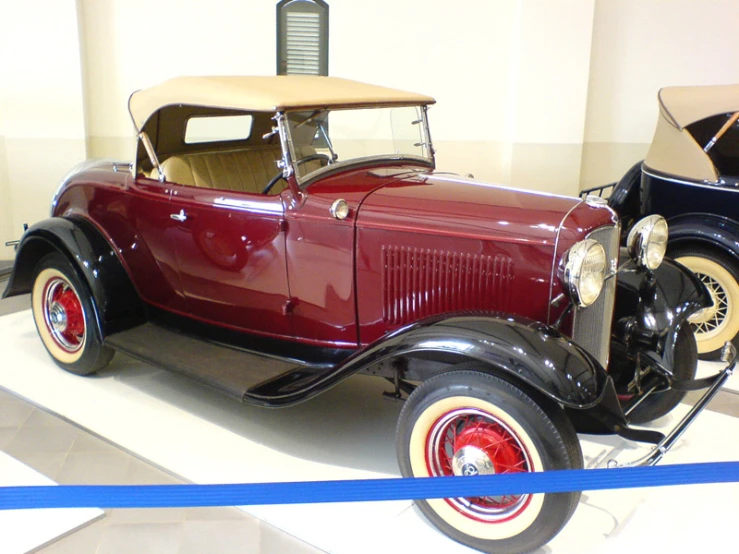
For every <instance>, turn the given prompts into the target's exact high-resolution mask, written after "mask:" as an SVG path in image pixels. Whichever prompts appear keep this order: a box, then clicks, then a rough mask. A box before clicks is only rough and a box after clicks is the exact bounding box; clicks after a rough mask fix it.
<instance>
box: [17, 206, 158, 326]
mask: <svg viewBox="0 0 739 554" xmlns="http://www.w3.org/2000/svg"><path fill="white" fill-rule="evenodd" d="M55 251H56V252H59V253H61V254H63V255H64V256H66V257H67V259H68V260H69V262H70V263H71V264H72V267H74V268H75V270H76V271H77V273H78V274H79V276H80V278H81V279H82V281H83V282H84V283H87V285H88V287H89V290H90V293H91V294H92V299H93V304H94V305H95V312H96V318H97V322H98V325H99V328H100V331H101V334H102V336H103V337H105V336H107V335H109V334H112V333H115V332H118V331H122V330H124V329H128V328H130V327H133V326H134V325H138V324H140V323H143V322H144V321H145V315H144V307H143V303H142V302H141V299H140V298H139V295H138V293H137V292H136V289H135V288H134V286H133V284H132V283H131V279H130V278H129V276H128V273H127V272H126V270H125V268H124V267H123V264H122V263H121V261H120V259H119V258H118V256H117V255H116V252H115V249H114V248H113V247H112V246H111V245H110V244H109V243H108V241H107V240H106V239H105V237H104V236H103V235H102V234H101V233H100V231H98V230H97V228H95V227H94V226H93V225H92V224H91V223H90V222H89V221H87V220H85V219H82V218H74V219H72V218H61V217H52V218H50V219H46V220H44V221H40V222H38V223H36V224H35V225H33V226H32V227H30V228H29V229H28V230H27V231H26V232H25V233H24V234H23V237H22V238H21V241H20V244H19V245H18V250H17V253H16V256H15V262H14V264H13V272H12V274H11V276H10V281H9V282H8V286H7V288H6V289H5V293H4V294H3V298H5V297H8V296H16V295H18V294H25V293H29V292H31V290H32V289H33V281H34V277H35V272H36V265H37V264H38V262H39V260H40V259H41V258H42V257H44V256H45V255H46V254H49V253H51V252H55Z"/></svg>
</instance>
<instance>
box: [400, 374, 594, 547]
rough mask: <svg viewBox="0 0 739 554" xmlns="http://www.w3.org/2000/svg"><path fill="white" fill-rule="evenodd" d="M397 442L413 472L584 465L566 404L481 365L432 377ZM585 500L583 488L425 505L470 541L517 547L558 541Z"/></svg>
mask: <svg viewBox="0 0 739 554" xmlns="http://www.w3.org/2000/svg"><path fill="white" fill-rule="evenodd" d="M545 404H546V409H545V407H544V405H545ZM396 440H397V443H396V444H397V451H398V461H399V464H400V469H401V472H402V474H403V476H405V477H430V476H451V475H485V474H488V475H490V474H501V473H521V472H533V471H545V470H550V469H571V468H576V469H581V468H582V467H583V459H582V452H581V450H580V443H579V442H578V439H577V435H576V433H575V430H574V428H573V427H572V424H571V423H570V421H569V419H567V417H566V416H565V414H564V412H563V411H562V409H561V408H560V407H559V406H557V405H556V404H553V403H550V402H548V401H545V400H544V399H540V398H537V399H536V400H535V399H534V396H533V395H529V394H527V393H526V392H524V391H522V390H521V389H519V388H517V387H516V386H514V385H512V384H510V383H508V382H507V381H505V380H503V379H500V378H498V377H495V376H493V375H490V374H487V373H482V372H478V371H471V370H456V371H450V372H447V373H443V374H440V375H437V376H435V377H432V378H430V379H428V380H427V381H424V382H423V383H422V384H421V385H420V386H419V387H418V388H417V389H416V390H415V391H414V392H413V393H412V394H411V396H410V397H409V398H408V400H407V401H406V404H405V406H404V407H403V410H402V412H401V414H400V420H399V422H398V431H397V439H396ZM579 498H580V493H579V492H571V493H557V494H534V495H531V494H524V495H504V496H494V497H489V496H486V497H477V498H449V499H430V500H419V501H417V505H418V507H419V509H420V510H421V511H422V512H423V514H424V515H425V516H426V517H427V518H428V519H429V520H430V521H431V522H432V523H433V524H434V525H435V526H436V527H437V528H439V529H440V530H441V531H442V532H443V533H445V534H446V535H448V536H449V537H451V538H452V539H454V540H456V541H458V542H460V543H462V544H465V545H467V546H470V547H472V548H476V549H478V550H482V551H484V552H501V553H506V552H508V553H514V552H528V551H531V550H534V549H536V548H538V547H540V546H542V545H543V544H546V543H547V542H548V541H549V540H551V539H552V538H553V537H554V536H555V535H556V534H557V533H558V532H559V531H560V530H561V529H562V527H563V526H564V525H565V523H567V521H568V520H569V519H570V517H571V516H572V514H573V512H574V510H575V508H576V507H577V503H578V501H579Z"/></svg>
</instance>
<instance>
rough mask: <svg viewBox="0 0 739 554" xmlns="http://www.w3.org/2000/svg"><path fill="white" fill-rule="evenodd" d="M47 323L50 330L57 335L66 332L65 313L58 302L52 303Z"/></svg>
mask: <svg viewBox="0 0 739 554" xmlns="http://www.w3.org/2000/svg"><path fill="white" fill-rule="evenodd" d="M49 323H50V324H51V327H52V330H53V331H55V332H57V333H63V332H64V331H66V330H67V312H66V310H65V309H64V306H62V305H61V304H59V303H58V302H54V303H53V304H52V305H51V307H50V308H49Z"/></svg>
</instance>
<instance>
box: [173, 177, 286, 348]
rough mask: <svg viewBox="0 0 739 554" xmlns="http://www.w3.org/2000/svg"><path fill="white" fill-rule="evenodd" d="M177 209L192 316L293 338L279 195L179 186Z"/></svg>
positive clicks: (181, 265) (177, 233) (177, 230)
mask: <svg viewBox="0 0 739 554" xmlns="http://www.w3.org/2000/svg"><path fill="white" fill-rule="evenodd" d="M171 206H172V212H171V217H172V219H173V223H174V232H173V236H174V240H175V249H176V252H177V259H178V265H179V272H180V279H181V282H182V289H183V291H184V294H185V298H186V302H187V310H188V312H189V313H190V314H191V315H192V316H193V317H195V318H197V319H199V320H203V321H207V322H211V323H215V324H219V325H223V326H227V327H231V328H236V329H238V330H244V331H252V332H257V333H261V334H268V335H272V336H291V335H292V326H291V323H290V318H289V316H288V315H287V313H288V310H287V306H288V299H289V289H288V282H287V271H286V267H285V235H284V232H283V229H284V208H283V204H282V199H281V198H280V196H267V195H261V194H250V193H242V192H234V191H227V190H213V189H207V188H198V187H194V186H186V185H176V186H175V189H174V193H173V195H172V201H171Z"/></svg>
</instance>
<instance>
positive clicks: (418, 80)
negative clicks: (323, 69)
mask: <svg viewBox="0 0 739 554" xmlns="http://www.w3.org/2000/svg"><path fill="white" fill-rule="evenodd" d="M518 1H519V0H496V1H495V2H491V1H490V0H467V1H466V2H464V4H463V5H462V4H460V5H458V6H457V5H452V4H450V3H449V2H447V1H445V0H427V1H425V2H421V1H413V2H407V1H406V2H399V1H397V0H373V1H372V2H356V1H354V0H334V1H331V0H329V1H328V3H329V6H330V34H331V36H330V44H329V48H330V58H329V72H330V73H331V74H332V75H335V76H338V77H346V78H348V79H357V80H360V81H367V82H370V83H375V84H379V85H386V86H390V87H396V88H401V89H408V90H412V91H416V92H421V93H424V94H428V95H430V96H433V97H434V98H436V100H437V104H436V105H435V106H433V107H432V108H431V110H430V114H429V118H430V119H431V125H432V133H433V138H434V141H439V140H454V141H457V140H460V141H470V140H481V141H504V140H507V133H508V129H507V128H506V119H507V112H508V109H509V105H508V100H509V95H510V93H511V91H510V87H509V75H510V73H511V63H512V59H513V54H514V48H515V46H516V45H515V44H514V42H513V37H514V34H515V32H516V29H515V28H514V26H513V25H512V21H513V19H514V17H515V11H516V5H517V4H518ZM272 40H274V39H272Z"/></svg>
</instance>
